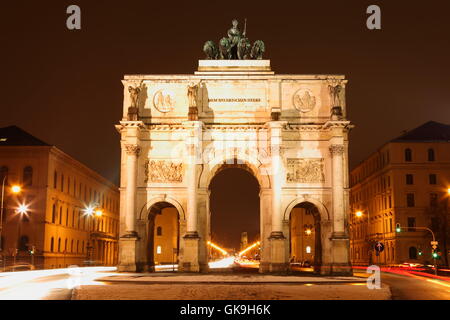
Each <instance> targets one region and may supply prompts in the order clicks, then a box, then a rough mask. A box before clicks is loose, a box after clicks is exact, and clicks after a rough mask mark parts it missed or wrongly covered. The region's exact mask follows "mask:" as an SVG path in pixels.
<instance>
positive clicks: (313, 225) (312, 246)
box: [289, 202, 322, 273]
mask: <svg viewBox="0 0 450 320" xmlns="http://www.w3.org/2000/svg"><path fill="white" fill-rule="evenodd" d="M320 222H321V218H320V212H319V209H318V208H317V207H316V206H315V205H314V204H313V203H311V202H301V203H298V204H297V205H295V206H294V207H293V208H292V210H291V212H290V215H289V262H290V268H291V270H293V271H302V272H315V273H319V272H320V268H321V266H322V241H321V224H320Z"/></svg>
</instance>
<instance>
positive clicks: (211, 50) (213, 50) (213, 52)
mask: <svg viewBox="0 0 450 320" xmlns="http://www.w3.org/2000/svg"><path fill="white" fill-rule="evenodd" d="M203 52H204V53H205V54H206V59H208V60H212V59H217V56H218V54H219V51H218V49H217V47H216V45H215V44H214V42H213V41H211V40H209V41H206V42H205V45H204V46H203Z"/></svg>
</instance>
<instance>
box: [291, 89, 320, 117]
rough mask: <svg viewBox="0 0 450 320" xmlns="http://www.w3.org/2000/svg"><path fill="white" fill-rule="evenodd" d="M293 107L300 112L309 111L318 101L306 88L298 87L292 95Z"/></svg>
mask: <svg viewBox="0 0 450 320" xmlns="http://www.w3.org/2000/svg"><path fill="white" fill-rule="evenodd" d="M293 103H294V106H295V108H296V109H297V110H298V111H300V112H309V111H311V110H313V109H314V107H315V106H316V104H318V101H317V99H316V97H315V96H314V94H313V92H312V91H311V90H310V89H308V88H301V89H298V90H297V91H296V92H295V93H294V96H293Z"/></svg>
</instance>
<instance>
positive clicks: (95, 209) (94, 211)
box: [84, 203, 103, 263]
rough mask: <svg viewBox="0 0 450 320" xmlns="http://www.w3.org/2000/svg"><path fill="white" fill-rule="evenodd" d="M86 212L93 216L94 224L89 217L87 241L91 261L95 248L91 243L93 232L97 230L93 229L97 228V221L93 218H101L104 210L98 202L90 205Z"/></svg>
mask: <svg viewBox="0 0 450 320" xmlns="http://www.w3.org/2000/svg"><path fill="white" fill-rule="evenodd" d="M84 212H85V214H86V215H87V216H88V217H92V222H93V225H91V219H89V227H88V230H89V238H88V243H87V250H88V261H89V263H90V261H91V258H92V249H94V247H93V246H91V244H90V242H91V241H92V239H91V238H92V232H93V231H95V230H92V229H95V221H94V220H93V219H94V218H95V217H97V218H100V217H101V216H102V215H103V210H102V209H101V208H100V206H99V204H98V203H95V204H92V205H90V206H89V207H87V208H86V209H85V210H84Z"/></svg>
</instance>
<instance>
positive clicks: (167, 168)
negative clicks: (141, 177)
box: [145, 160, 183, 183]
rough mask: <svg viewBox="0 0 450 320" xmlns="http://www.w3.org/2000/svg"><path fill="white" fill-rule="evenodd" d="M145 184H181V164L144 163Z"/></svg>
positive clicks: (165, 161)
mask: <svg viewBox="0 0 450 320" xmlns="http://www.w3.org/2000/svg"><path fill="white" fill-rule="evenodd" d="M145 182H157V183H159V182H163V183H170V182H183V163H174V162H172V161H167V160H147V161H146V162H145Z"/></svg>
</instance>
